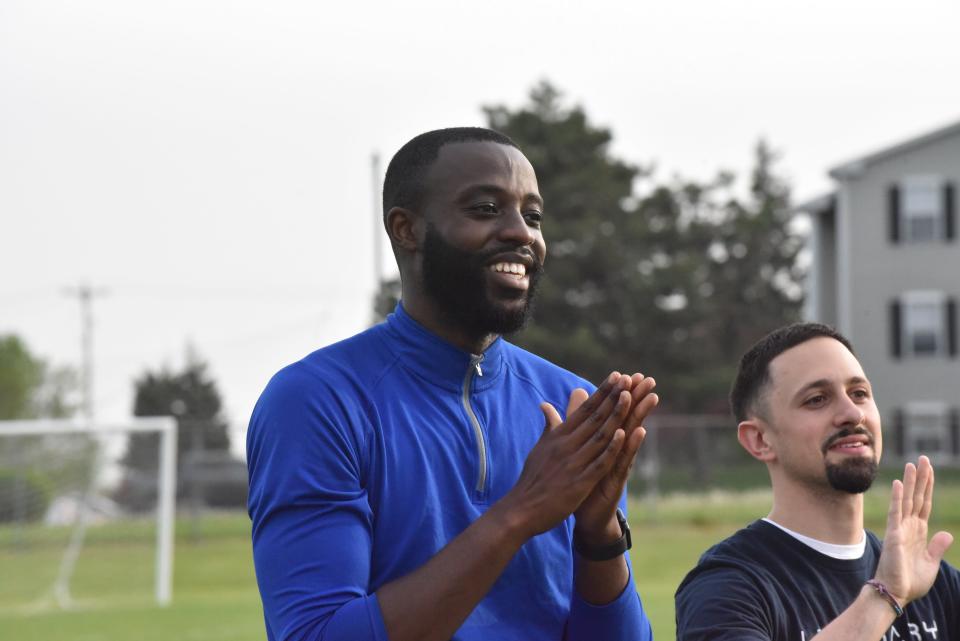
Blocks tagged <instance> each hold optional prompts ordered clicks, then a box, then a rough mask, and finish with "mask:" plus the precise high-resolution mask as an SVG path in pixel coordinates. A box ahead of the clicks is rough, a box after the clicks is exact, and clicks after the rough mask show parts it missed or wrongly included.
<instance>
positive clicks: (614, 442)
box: [583, 429, 626, 485]
mask: <svg viewBox="0 0 960 641" xmlns="http://www.w3.org/2000/svg"><path fill="white" fill-rule="evenodd" d="M625 438H626V433H625V432H624V431H623V430H620V429H618V430H617V431H615V432H614V433H613V437H612V438H611V439H610V442H609V443H608V444H607V446H606V447H605V448H604V450H603V452H601V453H600V455H599V456H598V457H596V458H595V459H593V462H592V463H590V465H588V466H587V468H586V469H585V470H584V473H583V475H584V476H585V477H587V478H588V479H589V482H590V484H591V485H594V484H596V483H597V481H599V480H600V479H602V478H603V477H604V476H606V475H607V474H609V473H610V470H611V469H612V468H613V466H614V464H615V463H616V462H617V455H618V454H619V453H620V450H621V448H622V447H623V442H624V440H625Z"/></svg>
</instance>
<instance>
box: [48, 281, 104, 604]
mask: <svg viewBox="0 0 960 641" xmlns="http://www.w3.org/2000/svg"><path fill="white" fill-rule="evenodd" d="M63 293H64V294H66V295H67V296H76V297H77V299H78V300H79V301H80V315H81V323H82V325H81V327H82V330H81V334H80V340H81V358H82V360H83V362H82V365H81V372H82V376H83V387H82V389H83V418H84V419H85V420H86V421H87V425H88V426H92V425H93V417H94V405H93V299H94V297H95V296H102V295H104V294H106V291H105V290H103V289H96V290H95V289H93V288H92V287H90V285H86V284H83V283H81V284H80V285H78V286H77V287H65V288H64V292H63ZM94 444H95V445H94V447H95V450H94V455H93V460H92V461H91V464H90V479H89V481H88V482H87V488H86V490H85V491H84V493H83V499H82V502H81V503H80V506H79V508H78V509H77V514H76V516H75V517H74V523H73V531H72V532H71V533H70V542H69V543H68V544H67V548H66V550H65V551H64V553H63V558H61V559H60V570H59V572H58V573H57V580H56V582H55V583H54V584H53V597H54V598H55V599H56V601H57V604H58V605H59V606H60V607H61V608H63V609H67V608H70V607H72V606H73V603H74V601H73V596H72V595H71V594H70V579H71V578H72V577H73V571H74V568H76V566H77V559H79V558H80V550H81V549H82V548H83V541H84V539H85V538H86V536H87V525H88V524H89V520H90V502H91V501H92V500H93V496H94V493H95V492H96V486H97V480H98V476H99V474H100V470H101V469H102V468H103V463H104V455H105V449H106V448H105V447H104V444H103V443H101V442H100V440H99V438H98V437H97V436H96V435H95V434H94Z"/></svg>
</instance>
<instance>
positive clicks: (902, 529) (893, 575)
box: [876, 456, 953, 606]
mask: <svg viewBox="0 0 960 641" xmlns="http://www.w3.org/2000/svg"><path fill="white" fill-rule="evenodd" d="M932 507H933V467H932V466H931V465H930V459H928V458H927V457H926V456H921V457H920V460H919V461H918V464H917V465H916V466H914V464H913V463H907V464H906V467H905V468H904V471H903V481H902V482H901V481H894V482H893V491H892V492H891V496H890V511H889V512H888V513H887V533H886V536H885V537H884V540H883V550H882V551H881V553H880V561H879V564H878V566H877V575H876V579H877V580H878V581H880V582H882V583H883V584H884V585H885V586H886V587H887V590H889V591H890V593H891V594H892V595H893V596H894V597H895V598H896V599H897V601H898V602H899V603H900V605H901V606H904V605H906V604H907V603H909V602H911V601H913V600H914V599H917V598H919V597H921V596H923V595H924V594H926V593H927V592H928V591H929V590H930V586H932V585H933V582H934V580H935V579H936V578H937V571H938V569H939V566H940V560H941V559H942V558H943V555H944V553H945V552H946V551H947V548H949V547H950V544H951V543H953V536H952V535H951V534H949V533H948V532H937V533H936V534H934V535H933V538H932V539H930V542H929V543H928V542H927V523H928V521H929V519H930V511H931V509H932Z"/></svg>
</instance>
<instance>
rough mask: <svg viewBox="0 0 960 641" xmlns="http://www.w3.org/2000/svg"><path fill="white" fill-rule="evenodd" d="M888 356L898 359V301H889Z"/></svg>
mask: <svg viewBox="0 0 960 641" xmlns="http://www.w3.org/2000/svg"><path fill="white" fill-rule="evenodd" d="M890 354H891V355H892V356H893V357H894V358H900V301H898V300H893V301H890Z"/></svg>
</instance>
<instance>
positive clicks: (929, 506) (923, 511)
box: [917, 456, 933, 521]
mask: <svg viewBox="0 0 960 641" xmlns="http://www.w3.org/2000/svg"><path fill="white" fill-rule="evenodd" d="M917 475H918V477H919V478H924V479H926V482H925V483H924V484H923V496H922V497H921V499H920V518H921V519H923V520H924V521H927V520H929V519H930V513H931V512H932V511H933V466H932V465H931V464H930V459H928V458H927V457H926V456H921V457H920V467H919V469H918V470H917ZM917 485H919V483H917Z"/></svg>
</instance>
